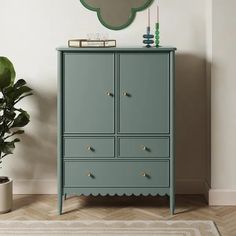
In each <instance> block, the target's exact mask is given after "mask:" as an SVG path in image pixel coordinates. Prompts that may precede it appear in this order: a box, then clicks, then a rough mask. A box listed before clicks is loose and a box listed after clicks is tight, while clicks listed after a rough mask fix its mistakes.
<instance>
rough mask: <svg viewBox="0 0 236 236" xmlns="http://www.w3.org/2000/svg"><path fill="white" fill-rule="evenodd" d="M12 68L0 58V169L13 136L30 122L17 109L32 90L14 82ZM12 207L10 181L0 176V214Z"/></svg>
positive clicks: (16, 139) (11, 143)
mask: <svg viewBox="0 0 236 236" xmlns="http://www.w3.org/2000/svg"><path fill="white" fill-rule="evenodd" d="M15 75H16V74H15V70H14V66H13V64H12V63H11V61H10V60H9V59H7V58H6V57H0V168H2V161H3V159H4V158H5V157H6V156H7V155H9V154H12V153H13V150H14V148H15V143H17V142H20V139H19V138H15V137H14V136H15V135H19V134H23V133H24V131H23V130H22V129H21V128H22V127H24V126H25V125H27V124H28V123H29V121H30V116H29V114H28V113H27V112H26V111H25V110H23V109H22V108H19V107H18V106H17V105H18V102H20V101H21V100H22V99H23V98H25V97H27V96H30V95H32V89H31V88H29V87H28V86H26V82H25V80H23V79H19V80H18V81H16V82H15ZM0 171H1V169H0ZM11 207H12V179H10V178H8V177H5V176H1V175H0V213H4V212H8V211H10V210H11Z"/></svg>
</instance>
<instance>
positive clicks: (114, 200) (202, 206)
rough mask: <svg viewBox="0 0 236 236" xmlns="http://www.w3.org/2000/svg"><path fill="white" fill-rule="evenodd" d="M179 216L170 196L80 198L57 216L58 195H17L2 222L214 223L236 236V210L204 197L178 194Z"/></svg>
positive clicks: (225, 235)
mask: <svg viewBox="0 0 236 236" xmlns="http://www.w3.org/2000/svg"><path fill="white" fill-rule="evenodd" d="M176 205H177V207H176V214H175V215H173V216H172V215H170V211H169V201H168V198H167V197H159V196H157V197H151V196H148V197H143V196H140V197H136V196H131V197H126V196H123V197H119V196H111V197H108V196H106V197H101V196H98V197H93V196H89V197H76V196H70V197H69V198H68V199H67V200H66V201H65V202H64V207H63V209H64V214H63V215H61V216H59V215H58V214H57V197H56V195H15V196H14V207H13V210H12V211H11V212H9V213H7V214H2V215H0V220H213V221H214V222H215V223H216V224H217V227H218V229H219V230H220V232H221V234H222V235H223V236H236V207H233V206H232V207H230V206H229V207H228V206H227V207H219V206H217V207H209V206H208V205H207V203H206V202H205V200H204V198H203V196H201V195H177V197H176Z"/></svg>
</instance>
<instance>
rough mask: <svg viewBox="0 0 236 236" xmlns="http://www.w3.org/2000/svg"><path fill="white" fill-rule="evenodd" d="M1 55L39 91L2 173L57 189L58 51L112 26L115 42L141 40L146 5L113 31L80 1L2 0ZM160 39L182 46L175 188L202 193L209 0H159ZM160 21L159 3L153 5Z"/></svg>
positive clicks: (23, 187) (19, 182) (21, 188)
mask: <svg viewBox="0 0 236 236" xmlns="http://www.w3.org/2000/svg"><path fill="white" fill-rule="evenodd" d="M0 6H1V7H0V54H1V55H5V56H7V57H9V58H10V59H11V60H12V61H13V63H14V65H15V69H16V71H17V77H18V78H24V79H26V80H27V81H28V83H29V85H30V86H31V87H32V88H33V89H34V93H35V95H34V96H33V97H30V98H27V99H25V102H23V103H22V106H24V107H26V108H27V110H28V111H29V113H30V114H31V123H30V124H29V125H28V127H27V128H26V135H24V136H22V143H20V144H17V149H16V151H15V153H14V155H12V156H11V157H9V158H8V159H6V161H4V168H3V169H1V170H0V173H1V174H6V175H9V176H11V177H13V178H14V180H15V182H16V184H15V192H17V193H27V192H28V193H30V192H33V193H37V192H38V193H46V192H48V193H53V192H56V132H57V129H56V99H57V95H56V93H57V79H56V76H57V75H56V74H57V64H56V63H57V61H56V60H57V55H56V50H55V48H56V47H58V46H63V45H66V44H67V40H68V39H70V38H82V37H86V35H87V33H91V32H108V33H109V36H110V38H115V39H117V42H118V46H119V47H123V46H131V47H140V46H142V43H141V42H142V35H143V33H144V31H145V27H146V21H147V17H146V16H147V11H145V12H140V13H138V15H137V17H136V19H135V21H134V23H133V24H132V25H131V26H129V27H128V28H126V29H124V30H122V31H117V32H116V31H110V30H108V29H106V28H104V27H103V26H102V25H101V24H100V22H99V21H98V19H97V17H96V15H95V13H94V12H91V11H88V10H87V9H85V8H84V7H83V6H82V5H81V4H80V2H79V0H64V1H62V0H60V1H58V0H20V1H19V0H0ZM160 8H161V44H164V45H172V46H175V47H177V48H178V53H177V60H176V66H177V68H176V74H177V78H176V80H177V85H176V96H177V97H176V101H177V117H176V126H177V145H176V149H177V150H176V152H177V158H176V159H177V161H176V163H177V174H176V175H177V184H178V189H177V190H178V192H182V193H183V192H192V193H194V192H197V193H199V192H202V191H203V181H204V179H205V176H206V169H205V162H206V81H205V74H206V61H205V58H206V15H205V10H206V4H205V0H160ZM151 12H152V23H153V26H154V23H155V14H154V13H155V8H154V5H153V7H152V9H151Z"/></svg>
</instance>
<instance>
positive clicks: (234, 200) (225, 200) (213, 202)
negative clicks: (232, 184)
mask: <svg viewBox="0 0 236 236" xmlns="http://www.w3.org/2000/svg"><path fill="white" fill-rule="evenodd" d="M209 205H210V206H236V190H233V189H210V191H209Z"/></svg>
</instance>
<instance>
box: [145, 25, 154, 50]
mask: <svg viewBox="0 0 236 236" xmlns="http://www.w3.org/2000/svg"><path fill="white" fill-rule="evenodd" d="M143 38H144V40H143V43H144V44H146V48H150V47H152V44H153V43H154V40H153V38H154V35H153V34H151V32H150V27H149V26H148V27H147V33H146V34H144V35H143Z"/></svg>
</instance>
